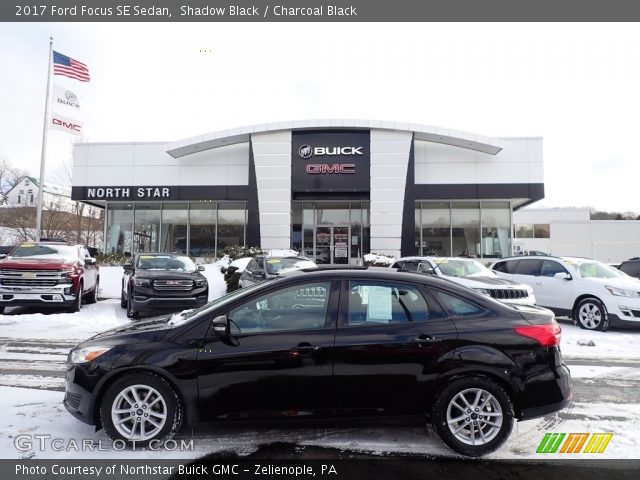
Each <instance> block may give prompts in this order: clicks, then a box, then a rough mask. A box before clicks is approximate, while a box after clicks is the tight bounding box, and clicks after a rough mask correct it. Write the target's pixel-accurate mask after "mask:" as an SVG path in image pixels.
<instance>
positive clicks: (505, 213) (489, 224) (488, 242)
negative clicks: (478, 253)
mask: <svg viewBox="0 0 640 480" xmlns="http://www.w3.org/2000/svg"><path fill="white" fill-rule="evenodd" d="M481 210H482V256H483V257H494V258H500V257H502V256H508V255H509V253H510V252H511V246H510V240H509V233H510V226H511V210H510V206H509V202H482V204H481Z"/></svg>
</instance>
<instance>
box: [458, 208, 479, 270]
mask: <svg viewBox="0 0 640 480" xmlns="http://www.w3.org/2000/svg"><path fill="white" fill-rule="evenodd" d="M451 207H452V208H451V227H452V228H451V248H452V250H453V255H455V256H459V257H466V256H472V257H479V256H480V203H479V202H452V204H451Z"/></svg>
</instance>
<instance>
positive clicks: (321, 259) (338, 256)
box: [313, 226, 350, 265]
mask: <svg viewBox="0 0 640 480" xmlns="http://www.w3.org/2000/svg"><path fill="white" fill-rule="evenodd" d="M349 230H350V227H349V226H316V228H315V235H314V239H315V248H314V252H313V253H314V257H315V258H314V261H315V262H316V263H317V264H322V265H326V264H339V265H340V264H343V265H347V264H348V263H349V238H350V232H349Z"/></svg>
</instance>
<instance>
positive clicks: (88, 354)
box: [71, 345, 112, 363]
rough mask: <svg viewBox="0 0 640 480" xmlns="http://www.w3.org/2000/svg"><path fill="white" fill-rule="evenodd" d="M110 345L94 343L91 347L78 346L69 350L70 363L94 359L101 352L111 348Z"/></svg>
mask: <svg viewBox="0 0 640 480" xmlns="http://www.w3.org/2000/svg"><path fill="white" fill-rule="evenodd" d="M111 348H112V347H108V346H105V345H94V346H91V347H84V348H78V349H75V350H71V363H87V362H90V361H92V360H95V359H96V358H98V357H99V356H100V355H102V354H103V353H106V352H108V351H109V350H111Z"/></svg>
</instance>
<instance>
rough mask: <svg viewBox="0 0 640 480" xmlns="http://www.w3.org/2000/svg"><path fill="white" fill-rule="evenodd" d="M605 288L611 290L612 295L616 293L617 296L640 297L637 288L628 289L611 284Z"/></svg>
mask: <svg viewBox="0 0 640 480" xmlns="http://www.w3.org/2000/svg"><path fill="white" fill-rule="evenodd" d="M604 288H606V289H607V290H609V293H610V294H611V295H615V296H617V297H630V298H640V294H639V293H638V292H636V291H635V290H627V289H626V288H618V287H612V286H611V285H605V286H604Z"/></svg>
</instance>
